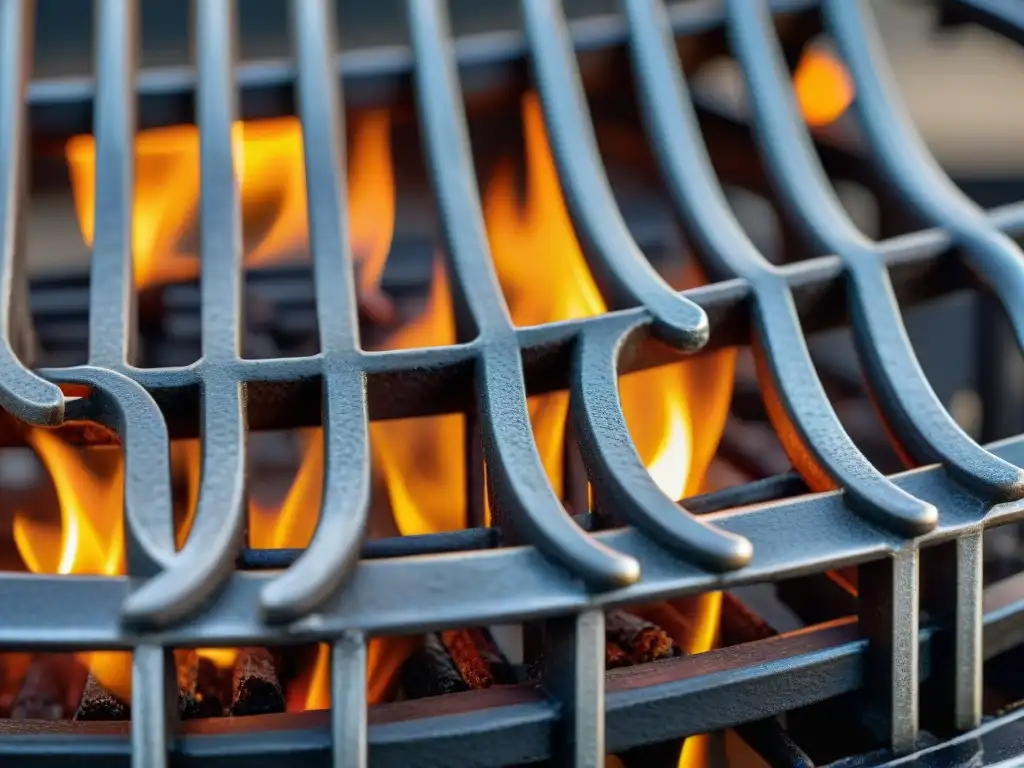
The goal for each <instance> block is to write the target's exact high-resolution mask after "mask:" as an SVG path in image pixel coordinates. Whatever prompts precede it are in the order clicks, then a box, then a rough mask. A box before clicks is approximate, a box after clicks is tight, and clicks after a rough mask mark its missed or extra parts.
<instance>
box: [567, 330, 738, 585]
mask: <svg viewBox="0 0 1024 768" xmlns="http://www.w3.org/2000/svg"><path fill="white" fill-rule="evenodd" d="M637 328H638V327H637V326H634V327H631V328H627V329H619V330H616V331H610V332H608V333H601V334H595V333H591V334H588V335H585V336H584V338H582V339H581V340H580V342H579V344H578V346H577V350H576V356H575V360H574V371H573V379H572V398H571V403H572V416H573V422H574V424H575V426H576V430H577V434H578V435H579V437H580V450H581V452H582V454H583V458H584V462H585V463H586V465H587V470H588V473H589V474H590V478H591V482H592V483H593V484H594V488H595V489H596V490H597V492H598V493H599V494H601V499H602V506H607V508H609V509H613V510H614V511H615V512H616V513H617V514H618V515H620V516H621V517H622V518H623V520H625V521H626V522H627V523H629V524H630V525H634V526H636V527H637V528H638V529H640V530H641V531H643V532H644V533H645V534H647V535H648V536H649V537H650V538H651V539H653V540H654V541H655V542H657V543H658V544H660V545H661V546H663V547H665V548H666V549H668V550H670V551H673V552H676V553H678V554H679V555H681V556H683V557H685V558H686V559H687V560H690V561H692V562H695V563H697V564H699V565H700V566H701V567H704V568H707V569H709V570H714V571H730V570H735V569H737V568H742V567H743V566H745V565H746V564H747V563H749V562H750V559H751V557H753V554H754V548H753V545H751V543H750V542H749V541H748V540H747V539H745V538H743V537H742V536H738V535H736V534H733V533H729V532H726V531H721V530H718V529H716V528H714V527H713V526H711V525H709V524H707V523H705V522H703V521H701V520H699V519H698V518H697V517H695V516H694V515H692V514H690V513H689V512H687V511H686V510H685V509H683V508H682V507H680V506H679V505H678V504H677V503H676V502H675V501H674V500H673V499H670V498H669V497H668V496H666V495H665V493H664V492H663V491H662V490H661V489H660V488H659V487H658V485H657V484H656V483H655V482H654V481H653V480H652V479H651V475H650V473H649V472H648V471H647V468H646V467H645V466H644V464H643V462H642V461H641V459H640V456H639V454H637V451H636V447H635V446H634V445H633V441H632V438H631V437H630V434H629V428H628V426H627V425H626V419H625V416H624V415H623V412H622V404H621V402H620V400H619V390H618V375H617V364H616V361H617V358H618V354H619V350H620V348H621V346H622V343H623V341H624V340H625V339H626V338H627V337H628V336H629V335H630V334H631V333H633V332H634V331H635V330H637Z"/></svg>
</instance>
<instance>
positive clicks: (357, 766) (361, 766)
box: [331, 632, 369, 768]
mask: <svg viewBox="0 0 1024 768" xmlns="http://www.w3.org/2000/svg"><path fill="white" fill-rule="evenodd" d="M331 738H332V740H333V742H334V762H333V763H332V765H333V766H334V768H366V766H367V765H368V764H369V763H368V758H367V746H366V639H365V637H364V636H363V634H362V633H360V632H346V633H345V634H343V635H342V636H341V638H340V639H339V640H338V641H337V642H336V643H335V644H334V647H333V648H332V649H331Z"/></svg>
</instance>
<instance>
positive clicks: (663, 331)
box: [648, 294, 711, 352]
mask: <svg viewBox="0 0 1024 768" xmlns="http://www.w3.org/2000/svg"><path fill="white" fill-rule="evenodd" d="M648 307H649V308H650V309H651V311H652V313H653V315H654V323H653V325H652V330H653V331H654V334H655V335H656V336H657V337H658V338H659V339H661V340H662V341H664V342H666V343H667V344H671V345H672V346H673V347H675V348H676V349H681V350H684V351H686V352H695V351H697V350H698V349H700V348H701V347H703V346H704V345H705V344H707V343H708V338H709V337H710V336H711V326H710V324H709V323H708V316H707V313H706V312H705V311H704V310H703V309H702V308H701V307H699V306H697V305H696V304H694V303H693V302H692V301H690V300H689V299H687V298H684V297H683V296H679V295H678V294H670V295H668V296H666V297H665V300H664V301H657V300H656V301H648Z"/></svg>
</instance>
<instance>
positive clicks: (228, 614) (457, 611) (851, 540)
mask: <svg viewBox="0 0 1024 768" xmlns="http://www.w3.org/2000/svg"><path fill="white" fill-rule="evenodd" d="M989 447H990V449H991V450H993V451H994V452H995V453H996V454H997V455H998V456H1001V457H1003V458H1004V459H1006V460H1007V461H1010V462H1012V463H1014V464H1024V438H1018V439H1014V440H1010V441H1005V442H1003V443H998V444H995V445H992V446H989ZM893 481H894V482H895V483H896V485H898V486H899V487H902V488H904V489H905V490H907V491H908V492H911V493H913V494H914V495H916V496H918V497H919V498H922V499H926V500H927V501H928V502H930V503H932V504H934V505H935V506H936V507H937V508H938V509H940V510H942V512H941V514H940V518H939V524H938V525H937V526H936V528H935V529H934V530H933V531H932V532H930V533H928V534H925V535H923V536H921V537H918V538H917V539H916V540H915V541H914V542H913V545H914V546H918V547H926V546H928V545H929V544H938V543H940V542H943V541H950V540H952V539H954V538H955V537H956V536H957V535H959V534H962V533H967V532H970V531H971V530H976V526H977V525H978V523H977V519H976V518H977V516H978V515H979V512H980V511H981V510H982V509H984V508H985V507H984V505H983V503H982V502H981V501H980V500H976V499H975V500H972V499H971V497H970V496H967V495H965V494H964V493H963V491H962V490H961V489H959V488H958V487H957V486H955V485H953V484H952V483H950V482H949V480H948V478H947V477H946V476H945V473H944V472H943V470H942V469H941V468H940V467H928V468H924V469H919V470H915V471H913V472H908V473H904V474H901V475H896V476H894V478H893ZM1021 518H1024V503H1022V502H1020V501H1017V502H1010V503H1005V504H1001V505H999V506H997V507H995V508H994V509H993V510H992V511H991V512H990V513H989V514H988V515H987V516H986V517H985V519H984V525H985V526H993V525H1000V524H1003V523H1008V522H1011V521H1014V520H1019V519H1021ZM709 519H710V520H712V521H713V522H714V523H715V525H716V526H717V527H719V528H721V529H723V530H725V531H729V532H731V533H735V534H738V535H740V536H743V537H745V538H747V539H749V540H750V541H751V542H752V543H753V544H754V556H753V558H752V559H751V562H750V564H749V565H748V566H747V567H745V568H743V569H742V570H740V571H735V572H731V573H727V574H713V573H709V572H707V571H703V570H701V569H699V568H696V567H694V566H692V565H689V564H686V563H681V562H680V561H679V560H677V559H675V558H674V557H672V556H671V555H670V554H668V553H667V552H666V551H665V550H664V549H663V548H662V547H660V546H659V545H658V544H656V543H655V542H652V541H650V540H649V539H647V538H646V537H644V536H642V535H641V534H639V533H638V532H636V531H635V530H631V529H623V530H616V531H607V532H600V533H596V534H594V535H593V538H594V539H595V540H597V541H599V542H601V543H602V545H603V546H610V547H613V548H614V549H616V550H618V551H621V552H624V553H627V554H628V555H629V556H630V557H632V558H635V559H637V561H638V562H640V563H641V565H642V567H643V574H644V575H643V578H641V579H640V580H639V581H638V582H637V583H636V584H633V585H631V586H629V587H627V588H623V589H618V590H615V591H612V592H607V593H605V592H592V591H590V590H588V589H587V588H586V586H585V585H584V584H583V583H582V582H580V581H579V580H578V579H575V578H573V576H572V575H571V574H570V573H569V572H567V571H565V570H564V569H562V568H560V567H558V566H556V565H554V564H552V563H550V562H549V561H548V560H547V559H546V558H545V556H544V555H542V554H541V553H540V552H538V551H537V550H536V549H535V548H533V547H503V548H500V549H497V550H490V551H483V552H467V553H461V554H459V555H457V556H447V557H437V558H435V557H414V558H399V559H396V560H391V561H382V560H374V561H368V562H361V563H360V564H359V565H358V566H357V568H356V572H355V575H354V576H353V579H352V582H351V584H350V586H349V587H348V588H347V589H346V590H344V591H343V592H342V593H340V594H338V595H337V596H335V597H333V598H332V599H331V600H330V601H329V602H328V603H326V604H325V605H324V607H323V609H322V611H321V612H319V613H317V614H316V616H315V617H313V618H311V619H308V620H302V621H299V622H296V623H295V624H293V625H289V626H287V627H273V626H269V627H268V626H267V625H266V624H265V623H264V621H263V618H262V613H261V610H260V607H259V600H258V595H259V593H260V591H261V589H262V587H263V586H264V585H265V584H266V583H267V581H268V579H269V578H272V577H271V576H268V575H266V574H260V573H239V574H235V575H234V576H233V577H232V578H231V579H230V580H229V581H228V584H227V588H226V589H225V590H224V591H223V593H222V594H221V595H219V596H218V597H217V599H216V600H215V601H213V602H212V603H211V604H210V605H209V608H208V610H206V611H204V612H201V613H200V614H199V615H197V616H196V617H194V618H193V619H191V620H190V621H189V622H187V623H184V624H181V625H178V626H175V627H169V628H167V629H162V630H158V631H154V632H152V633H147V634H146V635H144V637H145V639H146V640H147V641H151V642H154V643H157V642H158V643H159V644H162V645H165V646H171V647H177V646H189V645H192V646H205V645H239V644H245V643H252V642H255V643H264V644H266V643H271V644H275V643H295V642H305V641H315V640H320V639H324V638H330V637H334V636H337V634H339V633H340V632H342V631H345V630H352V629H359V630H364V631H366V632H368V633H370V634H386V633H395V634H406V633H412V632H419V631H423V630H431V629H443V628H447V627H453V626H476V625H481V624H483V625H487V624H500V623H508V622H512V621H519V620H522V619H524V618H529V619H532V618H540V617H544V616H554V615H564V614H566V613H568V612H572V611H578V610H583V609H585V608H587V607H597V606H604V607H610V606H614V605H622V604H625V603H629V602H647V601H652V600H659V599H665V598H668V597H673V596H677V595H683V594H693V593H696V592H702V591H707V590H712V589H728V588H731V587H734V586H739V585H742V584H753V583H757V582H759V581H768V580H776V579H783V578H787V577H790V576H797V575H802V574H808V573H815V572H820V571H823V570H826V569H828V568H838V567H842V566H845V565H854V564H857V563H862V562H867V561H869V560H873V559H878V558H881V557H886V556H888V555H889V554H890V553H892V552H894V551H895V550H897V549H899V548H901V547H904V546H909V545H910V543H908V542H907V541H906V540H905V539H903V538H902V537H900V536H898V535H896V534H893V533H891V532H887V531H884V530H880V529H879V528H878V527H877V526H874V525H871V524H870V523H868V522H866V521H863V520H861V519H860V518H858V517H856V516H853V515H850V513H849V511H848V509H847V508H846V507H845V506H844V502H843V493H842V492H839V491H836V492H832V493H825V494H814V495H808V496H803V497H798V498H795V499H790V500H786V501H783V502H772V503H768V504H764V505H756V506H752V507H748V508H744V509H738V510H734V511H730V512H721V513H715V514H713V515H709ZM778 531H799V534H800V535H799V536H796V535H794V536H778V535H776V534H777V533H778ZM129 587H130V584H129V581H128V580H127V579H124V578H103V579H95V578H91V577H82V576H77V577H76V576H70V575H69V576H65V575H58V576H31V577H27V576H19V575H17V574H12V575H10V576H7V577H5V578H4V581H3V589H2V590H0V615H3V616H4V622H3V623H0V646H4V647H20V646H24V645H32V646H34V647H36V648H41V647H48V648H73V647H91V648H98V649H101V648H130V647H131V645H132V644H133V643H134V642H135V641H136V640H137V639H138V636H137V635H135V634H132V633H128V632H126V631H125V630H124V628H123V627H122V625H121V624H120V621H119V613H120V606H121V601H122V600H123V599H124V598H125V596H126V594H127V593H128V590H129ZM986 642H987V641H986Z"/></svg>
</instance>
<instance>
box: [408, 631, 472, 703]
mask: <svg viewBox="0 0 1024 768" xmlns="http://www.w3.org/2000/svg"><path fill="white" fill-rule="evenodd" d="M402 687H403V688H404V689H405V693H406V695H407V696H408V697H409V698H410V699H422V698H425V697H427V696H440V695H442V694H446V693H460V692H462V691H468V690H469V685H467V684H466V681H465V680H463V679H462V675H460V674H459V670H458V668H457V667H456V666H455V662H454V661H452V657H451V656H450V655H449V654H448V649H447V648H446V647H445V645H444V643H443V642H442V640H441V636H440V635H438V634H436V633H434V632H430V633H428V634H427V635H426V636H425V637H424V638H423V646H422V647H421V648H420V649H419V650H418V651H416V652H415V653H413V654H412V655H411V656H410V657H409V658H408V659H407V660H406V662H405V664H404V665H403V667H402Z"/></svg>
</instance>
